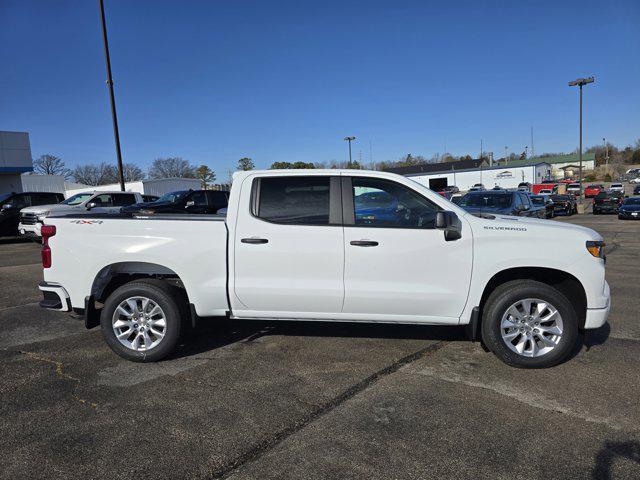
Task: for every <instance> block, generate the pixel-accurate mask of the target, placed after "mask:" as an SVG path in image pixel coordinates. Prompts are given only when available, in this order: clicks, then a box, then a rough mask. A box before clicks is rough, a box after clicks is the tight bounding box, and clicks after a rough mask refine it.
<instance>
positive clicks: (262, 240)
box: [240, 237, 269, 245]
mask: <svg viewBox="0 0 640 480" xmlns="http://www.w3.org/2000/svg"><path fill="white" fill-rule="evenodd" d="M240 241H241V242H242V243H250V244H253V245H258V244H261V243H269V240H267V239H266V238H255V237H252V238H243V239H242V240H240Z"/></svg>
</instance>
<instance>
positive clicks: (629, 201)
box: [624, 197, 640, 205]
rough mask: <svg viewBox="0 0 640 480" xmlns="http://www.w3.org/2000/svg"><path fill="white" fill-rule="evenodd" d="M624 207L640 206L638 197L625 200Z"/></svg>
mask: <svg viewBox="0 0 640 480" xmlns="http://www.w3.org/2000/svg"><path fill="white" fill-rule="evenodd" d="M624 204H625V205H640V197H633V198H627V199H626V200H625V201H624Z"/></svg>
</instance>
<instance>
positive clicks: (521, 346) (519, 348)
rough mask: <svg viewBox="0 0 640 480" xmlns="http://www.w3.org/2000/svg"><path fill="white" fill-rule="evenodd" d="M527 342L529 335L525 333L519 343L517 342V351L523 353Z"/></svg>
mask: <svg viewBox="0 0 640 480" xmlns="http://www.w3.org/2000/svg"><path fill="white" fill-rule="evenodd" d="M526 344H527V337H525V336H524V335H521V336H520V340H518V343H516V351H517V352H518V353H519V354H520V355H522V354H523V352H524V347H525V345H526Z"/></svg>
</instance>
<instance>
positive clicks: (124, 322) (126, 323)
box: [113, 319, 133, 328]
mask: <svg viewBox="0 0 640 480" xmlns="http://www.w3.org/2000/svg"><path fill="white" fill-rule="evenodd" d="M122 327H130V328H131V327H133V322H132V321H131V320H120V319H118V320H116V321H115V322H113V328H122Z"/></svg>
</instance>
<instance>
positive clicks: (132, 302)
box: [127, 298, 140, 313]
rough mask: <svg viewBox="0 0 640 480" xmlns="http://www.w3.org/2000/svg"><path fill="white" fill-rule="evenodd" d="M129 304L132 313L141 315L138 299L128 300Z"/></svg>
mask: <svg viewBox="0 0 640 480" xmlns="http://www.w3.org/2000/svg"><path fill="white" fill-rule="evenodd" d="M127 304H128V305H129V308H130V309H131V312H132V313H139V312H140V310H139V309H138V302H137V300H136V299H134V298H127Z"/></svg>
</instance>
